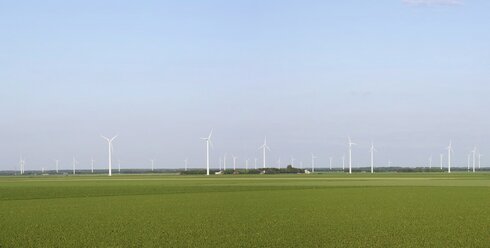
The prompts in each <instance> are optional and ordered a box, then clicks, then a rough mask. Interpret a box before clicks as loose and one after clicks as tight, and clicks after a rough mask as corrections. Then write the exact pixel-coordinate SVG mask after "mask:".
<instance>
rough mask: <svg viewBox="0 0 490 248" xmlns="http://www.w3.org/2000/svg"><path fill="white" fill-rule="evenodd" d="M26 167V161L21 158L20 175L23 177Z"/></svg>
mask: <svg viewBox="0 0 490 248" xmlns="http://www.w3.org/2000/svg"><path fill="white" fill-rule="evenodd" d="M25 165H26V161H25V160H24V159H23V158H22V156H20V160H19V170H20V174H21V175H24V169H25Z"/></svg>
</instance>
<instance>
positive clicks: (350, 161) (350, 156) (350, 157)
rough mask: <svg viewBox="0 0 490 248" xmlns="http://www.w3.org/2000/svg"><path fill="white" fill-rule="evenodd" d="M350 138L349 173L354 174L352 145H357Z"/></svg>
mask: <svg viewBox="0 0 490 248" xmlns="http://www.w3.org/2000/svg"><path fill="white" fill-rule="evenodd" d="M348 138H349V174H352V146H354V145H356V143H352V140H351V139H350V137H348Z"/></svg>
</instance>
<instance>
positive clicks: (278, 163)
mask: <svg viewBox="0 0 490 248" xmlns="http://www.w3.org/2000/svg"><path fill="white" fill-rule="evenodd" d="M277 168H279V169H281V158H279V159H278V160H277Z"/></svg>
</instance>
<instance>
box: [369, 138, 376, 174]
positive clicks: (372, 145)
mask: <svg viewBox="0 0 490 248" xmlns="http://www.w3.org/2000/svg"><path fill="white" fill-rule="evenodd" d="M376 151H377V150H376V148H374V142H371V149H370V152H371V174H372V173H374V152H376Z"/></svg>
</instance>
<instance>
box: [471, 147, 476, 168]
mask: <svg viewBox="0 0 490 248" xmlns="http://www.w3.org/2000/svg"><path fill="white" fill-rule="evenodd" d="M472 153H473V173H475V165H476V146H475V148H474V149H473V151H472Z"/></svg>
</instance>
